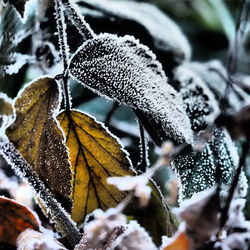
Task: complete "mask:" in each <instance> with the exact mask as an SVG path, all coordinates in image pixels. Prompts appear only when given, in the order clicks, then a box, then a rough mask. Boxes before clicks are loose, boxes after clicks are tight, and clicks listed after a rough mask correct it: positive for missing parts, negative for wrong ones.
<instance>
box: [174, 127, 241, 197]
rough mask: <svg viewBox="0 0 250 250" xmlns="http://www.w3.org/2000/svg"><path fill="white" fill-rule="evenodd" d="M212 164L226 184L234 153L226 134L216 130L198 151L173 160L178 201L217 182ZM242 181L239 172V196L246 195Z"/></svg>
mask: <svg viewBox="0 0 250 250" xmlns="http://www.w3.org/2000/svg"><path fill="white" fill-rule="evenodd" d="M216 165H217V166H218V168H219V170H220V180H221V182H222V183H224V184H225V185H228V184H229V183H230V181H231V177H232V175H233V171H234V169H235V167H236V166H238V154H237V149H236V147H235V145H234V144H233V142H232V141H231V139H230V137H229V135H228V134H227V133H226V131H224V130H221V129H217V128H215V129H214V131H213V136H212V138H211V139H210V140H209V141H208V142H207V143H206V144H205V147H204V149H203V150H202V151H201V152H193V153H190V154H188V155H185V156H181V157H177V158H176V159H175V160H174V163H173V168H174V171H175V172H176V173H177V175H178V177H179V178H180V182H181V189H180V192H181V194H180V200H183V199H187V198H190V197H191V196H192V195H193V194H194V193H197V192H200V191H203V190H206V189H208V188H210V187H212V186H213V185H214V184H215V183H216V181H217V180H218V176H217V170H216ZM244 180H246V178H245V176H244V173H242V174H241V180H240V182H239V184H238V193H239V195H240V196H243V195H244V194H245V192H246V190H245V188H246V184H245V181H244Z"/></svg>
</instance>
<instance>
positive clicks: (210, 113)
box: [175, 66, 219, 132]
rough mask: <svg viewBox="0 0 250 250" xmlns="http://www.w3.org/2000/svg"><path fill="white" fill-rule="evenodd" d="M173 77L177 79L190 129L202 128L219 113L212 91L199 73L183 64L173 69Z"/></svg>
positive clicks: (197, 130)
mask: <svg viewBox="0 0 250 250" xmlns="http://www.w3.org/2000/svg"><path fill="white" fill-rule="evenodd" d="M175 79H176V80H177V81H179V84H180V86H179V88H180V94H181V96H182V99H183V102H184V106H185V109H186V112H187V114H188V116H189V118H190V121H191V125H192V129H193V130H194V131H196V132H199V131H201V130H204V129H205V128H206V127H207V125H208V124H210V123H212V122H213V121H214V119H215V117H216V115H217V114H218V113H219V107H218V103H217V101H216V100H215V97H214V95H213V93H212V92H211V90H210V89H209V88H208V87H207V86H206V84H205V83H204V82H203V80H202V78H201V77H200V76H199V75H197V74H196V73H195V72H192V71H191V70H189V69H188V68H187V67H185V66H179V67H178V68H177V69H176V70H175Z"/></svg>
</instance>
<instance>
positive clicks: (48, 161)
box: [7, 77, 72, 210]
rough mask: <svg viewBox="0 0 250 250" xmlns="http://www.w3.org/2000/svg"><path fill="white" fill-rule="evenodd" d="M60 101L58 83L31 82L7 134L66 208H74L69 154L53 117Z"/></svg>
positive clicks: (52, 81)
mask: <svg viewBox="0 0 250 250" xmlns="http://www.w3.org/2000/svg"><path fill="white" fill-rule="evenodd" d="M59 104H60V93H59V89H58V85H57V83H56V81H55V80H54V79H53V78H50V77H43V78H40V79H38V80H36V81H34V82H32V83H31V84H28V85H27V86H26V87H25V88H24V90H23V91H22V92H21V93H20V94H19V96H18V97H17V99H16V101H15V109H16V120H15V122H14V123H13V124H12V125H11V126H10V127H9V128H8V129H7V136H8V137H9V139H10V140H11V141H12V142H13V143H14V145H15V146H16V148H17V149H18V150H19V151H20V153H21V154H22V156H23V157H24V158H25V159H26V160H27V162H28V163H29V164H30V165H31V166H32V168H33V170H34V171H35V172H36V173H37V174H38V176H39V177H40V179H41V180H42V181H43V182H44V183H45V185H46V186H47V187H48V188H49V189H50V190H51V191H52V193H54V194H55V197H56V198H57V200H58V201H60V202H61V203H62V205H63V206H64V207H65V208H66V209H68V210H69V209H70V208H71V201H70V198H69V196H70V195H71V190H72V188H71V186H72V184H71V179H72V173H71V169H70V162H69V160H68V159H69V156H68V152H67V147H66V144H65V143H64V141H65V139H64V135H63V132H62V130H61V129H60V128H59V126H58V125H59V124H58V122H57V120H56V119H55V118H54V116H55V115H56V113H57V111H58V108H59Z"/></svg>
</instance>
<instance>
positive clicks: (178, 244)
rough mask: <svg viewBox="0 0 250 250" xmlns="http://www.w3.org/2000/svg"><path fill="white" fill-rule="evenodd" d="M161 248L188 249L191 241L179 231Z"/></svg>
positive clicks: (172, 249)
mask: <svg viewBox="0 0 250 250" xmlns="http://www.w3.org/2000/svg"><path fill="white" fill-rule="evenodd" d="M161 249H162V250H177V249H178V250H190V249H191V242H190V239H189V237H188V235H187V234H186V233H185V232H179V233H178V234H177V235H176V236H175V237H174V239H173V240H172V241H171V242H170V243H168V244H167V245H165V246H163V247H162V248H161Z"/></svg>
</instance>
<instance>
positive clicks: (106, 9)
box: [79, 0, 191, 63]
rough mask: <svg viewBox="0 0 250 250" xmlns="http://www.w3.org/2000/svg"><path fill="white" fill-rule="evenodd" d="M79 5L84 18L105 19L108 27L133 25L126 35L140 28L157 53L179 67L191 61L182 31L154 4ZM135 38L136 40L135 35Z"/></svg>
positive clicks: (86, 1) (91, 0) (93, 1)
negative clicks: (110, 23) (150, 39)
mask: <svg viewBox="0 0 250 250" xmlns="http://www.w3.org/2000/svg"><path fill="white" fill-rule="evenodd" d="M79 5H80V7H81V12H82V14H83V15H84V16H92V17H95V18H101V17H102V18H105V17H106V19H107V21H106V22H105V23H106V24H107V22H109V20H110V19H112V25H114V20H117V23H120V26H122V22H123V21H124V23H126V24H127V23H131V26H130V27H128V26H129V25H126V31H127V30H128V29H129V30H132V29H133V27H134V26H136V27H137V26H138V25H139V26H140V29H141V32H145V33H146V34H147V37H148V36H149V37H152V40H153V43H154V48H155V49H156V50H158V51H160V52H161V54H162V53H171V54H172V55H173V57H174V58H173V59H174V60H175V61H177V62H178V63H180V62H181V61H183V60H188V59H190V57H191V48H190V45H189V43H188V41H187V39H186V37H185V36H184V35H183V33H182V32H181V30H180V28H179V27H178V26H177V25H176V24H175V23H174V21H172V20H171V19H170V18H169V17H168V16H166V15H165V14H164V13H162V12H161V11H160V10H159V9H158V8H156V7H155V6H153V5H151V4H148V3H138V2H133V1H118V2H117V1H107V0H101V1H100V0H82V1H79ZM124 26H125V24H124ZM113 30H114V29H113ZM121 30H122V27H120V28H119V31H121ZM105 31H107V30H105ZM141 32H140V33H141ZM133 35H135V36H136V35H137V34H136V32H135V33H133Z"/></svg>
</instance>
